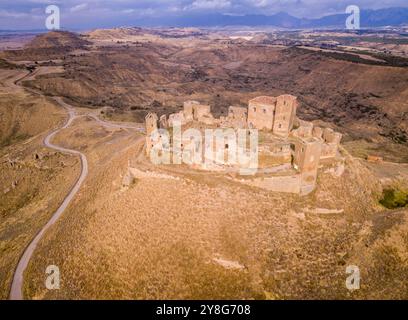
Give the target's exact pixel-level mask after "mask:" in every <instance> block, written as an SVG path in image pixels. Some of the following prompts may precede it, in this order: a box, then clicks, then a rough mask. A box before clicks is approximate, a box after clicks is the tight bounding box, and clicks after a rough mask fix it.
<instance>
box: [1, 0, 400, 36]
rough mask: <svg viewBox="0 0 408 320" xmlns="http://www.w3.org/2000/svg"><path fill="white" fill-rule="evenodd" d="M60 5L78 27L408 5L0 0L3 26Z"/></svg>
mask: <svg viewBox="0 0 408 320" xmlns="http://www.w3.org/2000/svg"><path fill="white" fill-rule="evenodd" d="M51 4H54V5H57V6H58V7H59V8H60V11H61V26H62V27H63V28H66V29H73V30H80V29H88V28H95V27H113V26H125V25H128V26H129V25H138V24H141V23H142V22H143V21H145V19H149V18H152V17H153V18H157V17H159V18H160V17H169V16H186V15H187V16H188V15H195V14H200V13H214V12H217V13H223V14H231V15H244V14H265V15H269V14H274V13H277V12H281V11H284V12H288V13H290V14H292V15H294V16H296V17H305V18H316V17H321V16H324V15H328V14H333V13H340V12H341V13H344V11H345V8H346V7H347V6H348V5H351V4H353V5H358V6H360V8H362V9H379V8H387V7H407V6H408V1H407V0H0V30H15V29H20V30H22V29H26V30H27V29H44V24H45V19H46V16H47V15H46V13H45V8H46V7H47V6H48V5H51Z"/></svg>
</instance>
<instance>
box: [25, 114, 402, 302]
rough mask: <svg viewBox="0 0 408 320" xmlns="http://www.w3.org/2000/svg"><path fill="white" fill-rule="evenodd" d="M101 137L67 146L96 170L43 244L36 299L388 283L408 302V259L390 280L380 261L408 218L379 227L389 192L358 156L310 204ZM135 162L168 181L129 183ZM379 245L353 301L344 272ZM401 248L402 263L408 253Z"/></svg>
mask: <svg viewBox="0 0 408 320" xmlns="http://www.w3.org/2000/svg"><path fill="white" fill-rule="evenodd" d="M78 125H79V124H78ZM83 125H84V124H82V125H81V127H82V126H83ZM90 125H92V123H91V122H90V123H89V124H87V125H85V128H89V126H90ZM81 132H82V130H81ZM92 132H93V130H92ZM93 135H94V133H91V132H89V130H88V129H85V130H84V131H83V132H82V133H79V131H78V129H76V128H72V129H71V130H67V131H66V132H64V133H63V134H62V135H61V136H59V138H58V139H60V141H61V142H63V141H64V142H65V144H67V145H70V146H72V145H75V147H76V148H82V150H86V151H87V154H88V155H89V156H90V158H91V159H93V160H92V162H93V165H92V168H93V169H92V172H93V173H92V175H91V177H90V178H89V180H88V181H87V183H86V186H85V187H84V189H83V191H82V192H81V195H80V197H78V198H77V200H76V201H75V205H72V206H71V207H70V209H69V210H68V212H67V213H66V214H65V215H64V217H63V219H61V220H60V222H59V223H58V224H57V225H56V226H55V228H53V229H52V230H51V231H50V232H49V233H48V234H47V236H46V237H45V238H44V241H42V242H41V245H40V248H39V249H38V252H37V254H36V256H35V257H34V259H33V260H32V262H31V264H30V266H29V271H28V274H27V277H28V278H27V279H28V281H26V286H25V294H26V296H27V297H29V298H34V299H176V298H179V299H205V298H207V299H243V298H248V299H253V298H256V299H292V298H329V299H333V298H357V297H369V296H375V295H382V293H383V292H384V291H383V290H384V287H385V288H386V291H385V292H386V295H383V296H382V297H383V298H393V297H399V298H401V297H402V298H404V297H405V298H407V296H406V291H404V287H394V286H392V287H391V286H389V285H388V281H390V279H392V278H393V277H401V275H400V274H399V273H398V272H400V271H401V270H402V271H404V269H403V268H405V267H406V266H405V262H401V264H399V265H398V269H395V268H394V269H392V268H393V267H391V269H390V270H389V273H387V275H386V277H382V276H380V274H381V268H383V264H382V262H381V261H378V259H377V258H376V257H377V255H381V254H383V252H382V249H381V248H380V247H381V244H383V245H386V244H387V243H388V244H389V245H391V243H389V239H388V232H391V233H393V234H395V237H404V233H403V232H404V231H403V230H404V228H406V223H407V221H405V220H404V214H399V215H395V216H388V218H387V223H381V222H380V221H381V219H382V217H383V216H384V213H383V212H382V209H381V208H380V207H379V206H378V204H377V200H378V197H379V196H380V193H381V187H380V185H379V184H378V183H375V181H376V179H375V177H374V176H373V175H372V174H371V173H370V171H368V169H366V168H365V166H364V165H362V164H361V163H360V162H359V161H358V160H353V159H352V158H350V157H347V161H346V171H345V173H344V175H343V176H342V177H335V176H333V175H332V173H330V172H329V171H327V172H326V173H323V174H322V175H321V176H320V178H319V187H318V189H317V190H316V191H315V192H314V193H313V194H312V195H311V196H310V197H306V198H301V197H298V196H295V195H287V194H279V193H272V192H266V191H263V190H260V189H256V188H250V187H247V186H244V185H241V184H237V183H235V182H233V181H231V180H230V179H228V177H225V176H223V175H220V174H214V175H206V174H203V173H199V172H195V171H191V170H188V169H186V168H184V169H182V168H172V167H163V168H160V169H158V168H155V167H152V166H151V165H150V164H149V162H147V161H146V160H143V158H140V154H141V152H142V151H143V149H142V142H137V140H133V141H134V142H135V143H130V142H128V143H126V144H122V147H120V145H121V144H119V145H118V144H116V145H111V144H110V143H105V144H104V146H103V148H102V146H100V145H99V144H94V143H91V144H89V143H87V142H85V141H89V140H90V141H94V140H93ZM89 138H90V139H89ZM81 145H82V147H81ZM125 146H126V147H125ZM111 148H112V149H111ZM117 148H120V150H122V151H119V149H117ZM129 161H130V162H131V163H133V166H135V167H137V169H138V170H141V171H152V170H155V171H159V172H161V175H156V176H155V175H151V176H149V175H146V176H141V177H139V178H136V179H135V180H134V181H133V183H132V184H131V185H130V186H126V187H125V186H123V185H122V180H123V177H124V176H125V175H126V173H127V170H128V163H129ZM179 169H180V170H179ZM181 169H182V170H181ZM335 212H338V213H335ZM405 217H406V215H405ZM379 222H380V223H379ZM363 235H364V237H363ZM365 237H367V238H365ZM370 241H371V242H370ZM374 242H375V243H376V244H378V246H377V245H376V246H374V247H369V248H370V251H368V250H366V249H365V248H364V249H363V250H364V254H365V252H370V254H367V256H368V259H369V260H367V261H366V264H364V266H367V269H364V270H363V271H362V272H372V275H371V276H370V281H367V282H364V283H363V286H364V291H362V292H363V293H361V294H360V295H359V294H358V293H357V294H353V293H351V292H349V291H348V290H346V288H345V285H344V283H345V279H346V277H347V275H346V273H345V268H346V266H347V265H350V264H356V263H358V262H359V261H360V256H361V255H360V253H361V252H360V251H359V249H360V248H359V246H361V245H362V243H363V244H364V245H368V246H370V244H371V243H374ZM364 245H363V247H364ZM398 245H399V244H398ZM399 250H400V251H398V252H396V253H395V254H396V255H398V254H406V250H405V249H403V248H402V247H400V249H399ZM371 252H372V253H371ZM396 257H397V256H396ZM401 257H403V256H401ZM401 261H403V260H401ZM50 264H56V265H58V266H59V267H60V269H61V274H62V280H61V281H62V287H61V290H58V291H47V290H44V287H43V283H42V277H41V275H42V274H43V272H44V269H45V267H46V266H47V265H50ZM374 271H375V272H374ZM396 273H398V274H396ZM390 283H393V282H390ZM400 288H401V289H400Z"/></svg>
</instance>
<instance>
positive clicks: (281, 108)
mask: <svg viewBox="0 0 408 320" xmlns="http://www.w3.org/2000/svg"><path fill="white" fill-rule="evenodd" d="M297 107H298V101H297V97H295V96H292V95H289V94H285V95H281V96H279V97H278V98H277V101H276V110H275V119H274V124H273V133H275V134H277V135H279V136H282V137H287V136H288V135H289V132H290V131H291V130H292V129H293V123H294V121H295V116H296V110H297Z"/></svg>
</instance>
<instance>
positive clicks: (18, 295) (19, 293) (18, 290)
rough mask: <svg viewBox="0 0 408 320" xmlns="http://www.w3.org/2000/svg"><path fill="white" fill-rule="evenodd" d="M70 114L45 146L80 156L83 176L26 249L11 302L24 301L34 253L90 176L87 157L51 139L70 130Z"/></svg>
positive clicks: (71, 113) (72, 116) (74, 116)
mask: <svg viewBox="0 0 408 320" xmlns="http://www.w3.org/2000/svg"><path fill="white" fill-rule="evenodd" d="M55 100H56V101H57V102H58V103H60V101H61V100H60V99H59V98H56V99H55ZM62 106H63V107H64V108H66V106H65V105H62ZM67 110H68V114H69V118H68V121H67V122H66V124H65V125H64V126H63V127H62V128H60V129H57V130H55V131H53V132H52V133H50V134H49V135H48V136H47V137H46V138H45V139H44V145H45V146H46V147H48V148H51V149H54V150H57V151H60V152H64V153H70V154H74V155H79V156H80V158H81V175H80V176H79V178H78V180H77V181H76V183H75V185H74V186H73V187H72V189H71V191H70V192H69V194H68V195H67V196H66V197H65V199H64V201H63V202H62V204H61V206H60V207H59V208H58V209H57V211H56V212H55V213H54V214H53V215H52V217H51V219H50V220H49V221H48V222H47V224H46V225H45V226H44V227H43V228H42V229H41V231H40V232H39V233H38V234H37V235H36V236H35V238H34V239H33V240H32V241H31V243H30V244H29V245H28V247H27V248H26V249H25V251H24V253H23V255H22V257H21V259H20V261H19V263H18V265H17V268H16V271H15V273H14V277H13V282H12V285H11V290H10V300H23V281H24V271H25V270H26V268H27V266H28V263H29V261H30V259H31V257H32V255H33V252H34V251H35V249H36V248H37V245H38V243H39V242H40V240H41V238H42V237H43V235H44V233H45V232H46V231H47V230H48V229H49V228H50V227H51V226H52V225H54V224H55V222H56V221H57V220H58V219H59V218H60V217H61V215H62V214H63V213H64V211H65V209H66V208H67V207H68V205H69V204H70V203H71V201H72V199H73V198H74V197H75V195H76V194H77V193H78V191H79V189H80V188H81V185H82V183H83V182H84V180H85V178H86V177H87V175H88V161H87V159H86V156H85V155H84V154H83V153H81V152H79V151H76V150H71V149H66V148H62V147H59V146H57V145H55V144H53V143H52V142H50V141H51V139H52V138H53V137H54V136H55V135H56V134H57V133H58V132H60V131H61V130H63V129H66V128H68V127H69V126H70V125H71V123H72V121H73V120H74V119H75V118H76V115H75V111H74V110H73V109H72V108H68V109H67Z"/></svg>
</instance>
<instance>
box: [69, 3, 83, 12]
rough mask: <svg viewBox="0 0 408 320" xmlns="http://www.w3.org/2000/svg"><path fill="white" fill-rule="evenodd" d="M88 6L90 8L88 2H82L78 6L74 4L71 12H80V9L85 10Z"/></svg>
mask: <svg viewBox="0 0 408 320" xmlns="http://www.w3.org/2000/svg"><path fill="white" fill-rule="evenodd" d="M86 8H88V4H87V3H81V4H78V5H76V6H73V7H72V8H71V9H69V11H70V12H79V11H83V10H85V9H86Z"/></svg>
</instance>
